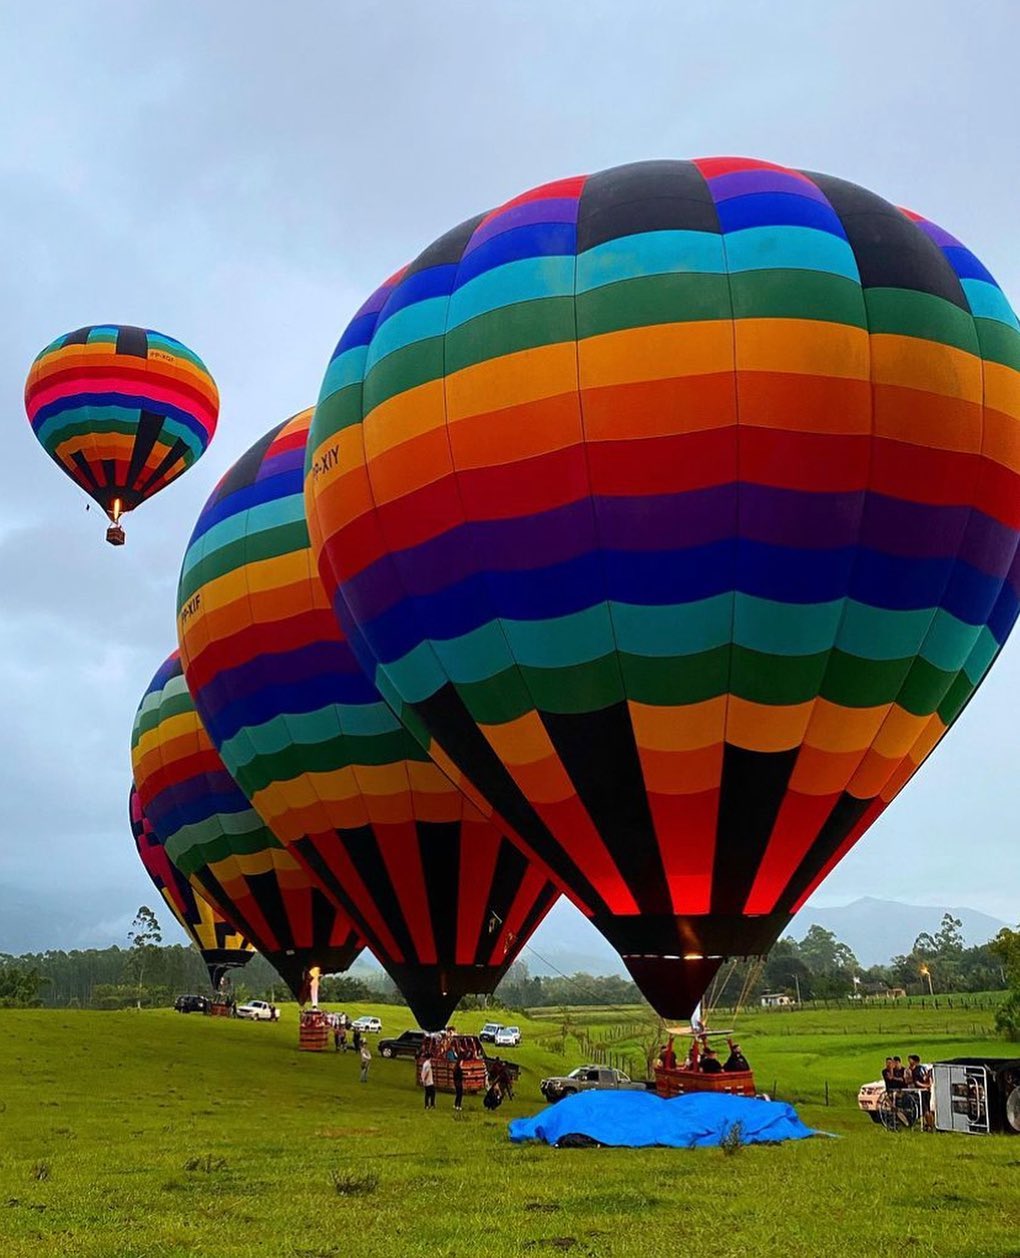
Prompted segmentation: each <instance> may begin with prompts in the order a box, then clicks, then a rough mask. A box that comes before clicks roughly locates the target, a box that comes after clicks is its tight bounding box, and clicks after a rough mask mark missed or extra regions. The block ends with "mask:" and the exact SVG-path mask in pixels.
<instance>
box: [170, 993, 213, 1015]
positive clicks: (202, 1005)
mask: <svg viewBox="0 0 1020 1258" xmlns="http://www.w3.org/2000/svg"><path fill="white" fill-rule="evenodd" d="M209 1003H210V1002H209V997H208V996H193V995H192V996H178V997H177V999H176V1000H175V1001H174V1008H175V1009H176V1010H177V1012H178V1013H208V1012H209Z"/></svg>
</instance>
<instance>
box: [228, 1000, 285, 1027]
mask: <svg viewBox="0 0 1020 1258" xmlns="http://www.w3.org/2000/svg"><path fill="white" fill-rule="evenodd" d="M236 1014H237V1016H238V1017H239V1018H247V1019H248V1021H249V1022H279V1020H280V1011H279V1009H277V1007H276V1006H275V1005H271V1004H270V1003H269V1001H268V1000H249V1001H248V1003H247V1004H246V1005H238V1006H237V1009H236Z"/></svg>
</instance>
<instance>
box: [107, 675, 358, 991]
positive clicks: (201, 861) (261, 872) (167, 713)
mask: <svg viewBox="0 0 1020 1258" xmlns="http://www.w3.org/2000/svg"><path fill="white" fill-rule="evenodd" d="M131 762H132V769H133V772H134V780H135V786H136V787H137V789H138V795H139V798H140V799H141V803H142V807H143V809H144V811H145V815H146V817H147V818H148V820H149V823H150V825H151V826H152V828H153V830H154V831H155V832H156V835H157V837H158V839H159V840H160V842H161V843H162V844H163V846H164V848H165V849H166V854H167V856H168V857H169V858H170V860H171V861H172V862H173V864H174V865H175V867H176V868H177V869H178V870H179V871H180V872H181V873H182V874H183V875H184V876H185V877H186V878H188V879H189V880H190V881H191V882H192V883H193V885H194V886H195V887H196V889H197V890H198V891H199V892H200V894H202V895H204V896H205V897H206V898H207V899H208V900H209V901H210V903H212V904H214V905H215V906H216V908H217V909H218V910H219V912H220V913H222V915H223V916H224V917H225V918H226V919H227V921H228V922H230V923H231V924H232V925H233V926H234V927H235V929H236V930H238V931H240V932H241V933H242V934H243V935H244V936H245V937H246V938H248V939H250V940H251V942H252V943H253V944H254V945H255V947H256V948H257V949H258V951H259V952H261V953H262V955H263V956H264V957H265V958H266V960H267V961H269V962H271V963H272V965H273V966H274V967H275V968H276V969H277V970H278V971H279V973H280V975H281V977H282V978H283V979H284V981H285V982H286V983H287V985H288V987H290V989H291V991H292V992H293V993H294V995H295V996H296V997H297V998H298V999H303V998H304V997H305V995H306V994H307V992H308V984H309V978H310V977H313V978H314V977H317V972H321V973H323V974H332V973H335V972H337V971H340V970H346V969H347V967H348V966H349V965H350V964H351V962H352V961H353V960H354V959H355V957H357V955H358V953H359V952H360V951H361V948H362V943H361V940H360V939H359V938H358V936H357V933H356V932H355V930H354V928H353V925H352V924H351V922H350V920H349V919H348V918H347V916H346V914H344V913H343V912H341V911H340V910H339V909H338V908H337V907H336V906H335V905H333V904H332V903H330V901H329V900H328V899H327V898H326V896H325V895H323V894H322V892H321V891H319V890H318V889H317V888H316V887H315V886H314V885H313V884H312V883H311V881H310V880H309V878H308V875H307V874H306V873H305V872H304V870H303V869H302V868H301V867H300V865H298V863H297V862H296V861H295V860H294V858H293V857H292V856H291V855H290V854H289V853H288V852H287V851H285V850H284V848H283V847H282V846H281V845H280V844H279V843H278V842H277V840H276V839H275V837H274V836H273V834H272V832H271V831H270V830H268V829H267V827H266V826H265V824H264V823H263V821H262V819H261V818H260V817H259V816H258V814H257V813H256V812H255V810H254V809H253V808H252V807H251V805H250V804H249V803H248V801H247V799H245V797H244V795H243V794H242V793H241V791H240V789H239V788H238V786H237V784H236V783H235V782H234V780H233V778H232V777H231V776H230V774H229V773H228V772H227V770H226V769H225V768H224V765H223V761H222V760H221V759H220V757H219V755H218V754H217V752H216V748H215V747H214V746H213V745H212V743H211V742H210V740H209V735H208V734H207V733H206V732H205V730H204V728H203V727H202V722H201V721H200V720H199V717H198V713H197V712H196V711H195V705H194V704H193V703H192V700H191V695H190V694H189V693H188V687H187V684H186V683H185V680H184V674H183V672H182V671H181V662H180V658H179V656H178V654H177V652H176V651H175V652H174V653H173V655H171V656H170V657H169V658H168V659H167V660H166V662H165V663H164V664H163V665H162V667H161V668H160V669H159V670H158V672H157V673H156V675H155V676H154V677H153V679H152V681H151V682H150V683H149V686H148V689H147V690H146V692H145V695H144V696H143V698H142V702H141V704H140V705H139V708H138V712H137V714H136V716H135V724H134V729H133V731H132V736H131Z"/></svg>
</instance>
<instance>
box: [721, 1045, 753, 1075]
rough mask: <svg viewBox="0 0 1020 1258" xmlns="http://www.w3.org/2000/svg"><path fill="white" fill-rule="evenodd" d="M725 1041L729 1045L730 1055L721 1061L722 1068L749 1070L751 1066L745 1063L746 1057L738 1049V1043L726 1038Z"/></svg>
mask: <svg viewBox="0 0 1020 1258" xmlns="http://www.w3.org/2000/svg"><path fill="white" fill-rule="evenodd" d="M726 1043H727V1044H729V1046H730V1055H729V1057H727V1058H726V1061H725V1062H724V1063H723V1070H727V1071H734V1070H750V1069H751V1067H750V1066H749V1065H748V1064H747V1058H746V1057H745V1056H744V1054H743V1053H742V1052H741V1051H740V1045H739V1044H735V1043H734V1042H733V1041H732V1040H727V1041H726Z"/></svg>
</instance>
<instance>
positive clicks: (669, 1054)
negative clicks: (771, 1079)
mask: <svg viewBox="0 0 1020 1258" xmlns="http://www.w3.org/2000/svg"><path fill="white" fill-rule="evenodd" d="M726 1043H727V1044H728V1045H729V1050H730V1051H729V1056H728V1057H727V1058H726V1060H725V1061H720V1059H719V1054H718V1053H717V1052H716V1050H715V1049H714V1048H713V1047H712V1046H711V1044H709V1042H708V1035H707V1033H706V1034H704V1035H694V1036H692V1037H691V1046H690V1048H689V1049H688V1050H687V1056H686V1057H685V1058H684V1060H683V1063H682V1064H681V1065H680V1066H679V1067H678V1066H677V1055H676V1050H675V1049H674V1048H673V1037H672V1035H671V1036H670V1037H669V1040H668V1041H667V1042H666V1043H665V1044H664V1045H663V1047H662V1048H661V1049H660V1050H659V1060H658V1061H657V1063H656V1065H658V1066H661V1067H663V1069H665V1070H677V1069H680V1070H698V1071H700V1072H701V1073H702V1074H706V1075H713V1074H721V1073H722V1072H723V1071H726V1072H729V1073H735V1072H737V1071H749V1070H750V1069H751V1067H750V1065H749V1064H748V1061H747V1058H746V1057H745V1056H744V1054H743V1053H742V1052H741V1051H740V1045H739V1044H738V1043H737V1042H736V1041H735V1040H732V1039H730V1038H729V1037H727V1040H726Z"/></svg>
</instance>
